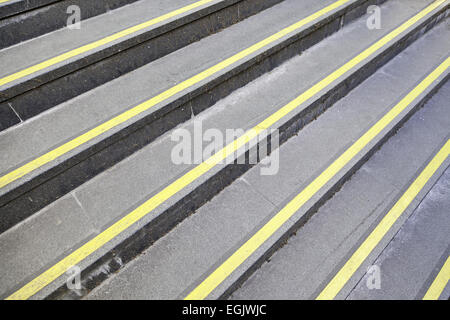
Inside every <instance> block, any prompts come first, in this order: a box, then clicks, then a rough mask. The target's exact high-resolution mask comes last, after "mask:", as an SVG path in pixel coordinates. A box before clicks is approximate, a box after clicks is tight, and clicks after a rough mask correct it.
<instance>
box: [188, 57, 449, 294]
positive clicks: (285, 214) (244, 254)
mask: <svg viewBox="0 0 450 320" xmlns="http://www.w3.org/2000/svg"><path fill="white" fill-rule="evenodd" d="M449 66H450V58H447V60H446V61H445V62H444V63H443V64H441V65H440V66H439V67H438V68H437V69H436V70H434V71H433V73H431V74H430V75H429V76H427V78H426V79H424V80H423V81H422V82H421V83H420V84H419V85H418V86H417V87H416V88H414V90H412V91H411V92H410V93H409V94H408V95H407V96H405V97H404V98H403V99H402V100H401V101H400V102H399V103H398V104H397V105H396V106H395V107H394V108H393V109H391V110H390V111H389V112H388V113H387V114H386V115H385V116H384V117H383V118H381V119H380V120H379V121H378V122H377V123H376V124H375V125H374V126H373V127H372V128H370V129H369V131H367V132H366V133H365V134H364V135H363V136H362V137H361V138H359V139H358V140H357V141H356V142H355V143H354V144H353V145H352V146H351V147H350V148H349V149H347V150H346V151H345V152H344V153H343V154H342V155H341V156H340V157H339V158H338V159H336V160H335V161H334V162H333V163H332V164H331V165H330V166H329V167H328V168H327V169H326V170H325V171H323V172H322V173H321V174H320V175H319V176H318V177H317V178H316V179H314V181H313V182H311V183H310V184H309V185H308V186H307V187H306V188H305V189H303V191H302V192H300V193H299V194H298V195H297V196H296V197H295V198H294V199H293V200H291V201H290V202H289V203H288V204H287V205H286V206H285V207H284V208H283V209H282V210H281V211H279V212H278V213H277V214H276V215H275V216H274V217H273V218H272V219H271V220H270V221H269V222H268V223H267V224H265V225H264V226H263V227H262V228H261V229H259V230H258V231H257V232H256V233H255V234H254V235H253V236H252V237H251V238H250V239H249V240H248V241H247V242H246V243H245V244H243V245H242V246H241V247H240V248H239V249H238V250H237V251H236V252H234V253H233V254H232V255H231V256H230V257H229V258H228V259H227V260H226V261H225V262H224V263H222V265H220V266H219V267H218V268H217V269H216V270H215V271H214V272H213V273H211V274H210V275H209V276H208V277H207V278H206V279H205V280H204V281H203V282H202V283H200V284H199V285H198V286H197V287H196V288H195V289H194V290H193V291H192V292H191V293H189V295H187V296H186V298H185V299H186V300H200V299H205V298H206V297H207V296H208V295H209V294H210V293H211V292H212V291H213V290H214V289H215V288H217V286H218V285H220V284H221V283H222V282H223V281H224V280H225V279H226V278H227V277H228V276H229V275H230V274H231V273H232V272H233V271H234V270H236V269H237V268H238V267H239V266H240V265H241V264H242V263H244V261H245V260H247V258H249V257H250V256H251V255H252V254H253V253H254V252H255V251H256V250H257V249H258V248H259V247H260V246H261V245H262V244H263V243H264V242H265V241H266V240H267V239H269V238H270V237H271V236H272V235H273V234H274V233H275V232H276V231H277V230H279V229H280V228H281V227H282V226H283V224H284V223H285V222H286V221H288V219H290V218H291V217H292V216H293V215H294V214H295V213H296V212H297V211H298V210H299V209H300V208H301V207H302V206H303V205H304V204H305V203H306V202H308V201H309V200H310V199H311V198H312V197H313V196H314V195H315V194H316V193H317V192H318V191H319V190H320V189H321V188H322V187H323V186H324V185H325V184H326V183H328V182H329V181H330V180H331V179H332V178H333V177H334V176H336V174H338V173H339V171H340V170H342V168H344V166H345V165H346V164H348V163H349V162H350V161H351V160H352V159H353V158H354V157H355V156H356V155H357V154H358V153H359V152H360V151H361V150H362V149H363V148H364V147H365V146H366V145H367V144H369V143H370V142H371V141H372V140H373V139H374V138H375V137H376V136H377V135H378V134H379V133H380V132H381V131H382V130H383V129H384V128H386V127H387V126H388V125H389V124H390V123H391V122H392V121H393V120H394V119H395V118H396V117H397V116H398V115H399V114H400V113H401V112H402V111H403V110H405V108H406V107H408V105H410V104H411V102H413V101H414V99H416V98H417V97H418V96H419V95H420V94H421V93H422V92H423V91H424V90H425V89H426V88H427V87H429V86H430V85H431V84H432V83H433V82H434V81H435V80H436V79H437V78H438V77H439V76H440V75H441V74H442V73H443V72H445V71H446V70H447V68H448V67H449ZM445 151H446V152H447V154H448V152H449V151H450V141H449V143H447V146H446V149H445Z"/></svg>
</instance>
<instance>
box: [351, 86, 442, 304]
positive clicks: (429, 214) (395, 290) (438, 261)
mask: <svg viewBox="0 0 450 320" xmlns="http://www.w3.org/2000/svg"><path fill="white" fill-rule="evenodd" d="M448 89H450V88H449V87H448V86H447V90H448ZM441 90H444V88H442V89H441ZM448 92H449V94H447V95H446V97H445V98H446V99H449V98H450V90H448ZM447 101H448V100H444V101H440V103H448V102H447ZM435 103H436V102H435ZM448 208H450V168H447V169H446V171H445V172H444V173H443V174H442V176H441V177H440V178H439V180H438V181H437V182H436V184H435V185H434V186H433V188H432V189H431V190H430V193H428V194H427V195H426V196H425V198H424V199H423V200H422V201H421V203H420V204H419V205H418V207H417V209H416V210H415V211H414V212H413V213H412V214H411V216H410V217H409V218H408V220H407V221H406V222H405V223H404V225H403V226H402V227H401V228H400V230H399V231H398V233H397V234H396V235H395V237H393V239H392V240H391V241H390V242H389V244H388V245H387V246H386V248H385V249H384V250H383V251H382V253H381V254H380V255H379V256H378V257H377V258H376V260H375V261H374V262H373V263H372V264H373V265H376V266H378V267H379V268H380V271H381V276H382V278H381V281H382V282H381V283H380V287H379V289H378V290H369V288H368V286H367V285H366V283H367V282H368V275H365V276H364V277H363V278H362V279H361V280H360V281H359V283H358V284H357V285H356V287H355V288H354V289H353V290H352V291H351V293H350V294H349V295H348V298H347V299H358V300H362V299H365V300H367V299H375V300H382V299H389V300H394V299H395V300H413V299H423V298H424V297H425V295H426V293H427V292H428V290H429V288H430V287H431V284H432V283H433V281H434V280H435V279H436V276H437V274H438V273H439V271H440V270H441V269H442V266H443V265H444V263H445V262H446V261H447V259H448V258H449V256H450V250H449V249H450V239H449V236H448V235H449V234H450V215H449V214H448ZM411 280H412V281H411ZM448 289H450V286H448V285H447V290H445V288H444V291H442V293H441V294H440V295H439V296H438V298H439V299H442V300H448V299H450V290H448Z"/></svg>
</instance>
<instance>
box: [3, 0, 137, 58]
mask: <svg viewBox="0 0 450 320" xmlns="http://www.w3.org/2000/svg"><path fill="white" fill-rule="evenodd" d="M136 1H137V0H112V1H111V0H96V1H92V0H70V1H69V0H67V1H59V2H56V3H52V4H50V5H47V6H45V7H41V8H37V9H35V10H32V11H28V12H25V13H21V14H18V15H15V16H12V17H8V18H6V19H4V20H2V21H0V49H3V48H6V47H9V46H12V45H15V44H17V43H20V42H22V41H26V40H29V39H33V38H36V37H38V36H41V35H43V34H46V33H48V32H51V31H55V30H57V29H61V28H64V27H66V25H67V19H68V18H69V14H67V8H68V7H69V6H71V5H76V6H78V7H79V8H80V10H81V11H80V13H81V20H85V19H89V18H92V17H95V16H97V15H100V14H103V13H105V12H107V11H109V10H114V9H116V8H119V7H121V6H124V5H127V4H130V3H133V2H136Z"/></svg>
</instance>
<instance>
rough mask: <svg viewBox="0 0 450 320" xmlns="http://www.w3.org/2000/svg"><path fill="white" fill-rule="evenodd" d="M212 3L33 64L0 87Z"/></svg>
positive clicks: (206, 0) (1, 81)
mask: <svg viewBox="0 0 450 320" xmlns="http://www.w3.org/2000/svg"><path fill="white" fill-rule="evenodd" d="M0 1H1V0H0ZM212 1H214V0H201V1H197V2H194V3H193V4H190V5H188V6H185V7H183V8H180V9H177V10H174V11H171V12H169V13H166V14H165V15H162V16H159V17H157V18H154V19H151V20H149V21H146V22H143V23H140V24H138V25H135V26H133V27H130V28H127V29H125V30H122V31H120V32H117V33H114V34H112V35H110V36H108V37H105V38H103V39H100V40H97V41H94V42H91V43H89V44H86V45H84V46H81V47H79V48H76V49H73V50H70V51H68V52H66V53H63V54H60V55H58V56H56V57H54V58H51V59H48V60H46V61H44V62H41V63H38V64H35V65H33V66H31V67H29V68H26V69H23V70H21V71H18V72H16V73H13V74H11V75H9V76H6V77H4V78H1V79H0V86H3V85H5V84H7V83H10V82H12V81H15V80H17V79H21V78H23V77H26V76H28V75H30V74H33V73H35V72H38V71H41V70H44V69H46V68H49V67H51V66H53V65H55V64H57V63H60V62H63V61H65V60H68V59H70V58H73V57H75V56H78V55H80V54H83V53H86V52H88V51H91V50H94V49H96V48H99V47H101V46H103V45H106V44H108V43H111V42H113V41H116V40H119V39H121V38H124V37H126V36H129V35H130V34H133V33H136V32H138V31H141V30H143V29H145V28H148V27H150V26H153V25H155V24H157V23H160V22H163V21H165V20H168V19H170V18H173V17H176V16H178V15H181V14H183V13H186V12H188V11H190V10H193V9H195V8H198V7H200V6H203V5H205V4H207V3H209V2H212Z"/></svg>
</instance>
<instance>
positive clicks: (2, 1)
mask: <svg viewBox="0 0 450 320" xmlns="http://www.w3.org/2000/svg"><path fill="white" fill-rule="evenodd" d="M8 1H11V0H0V3H4V2H8Z"/></svg>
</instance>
